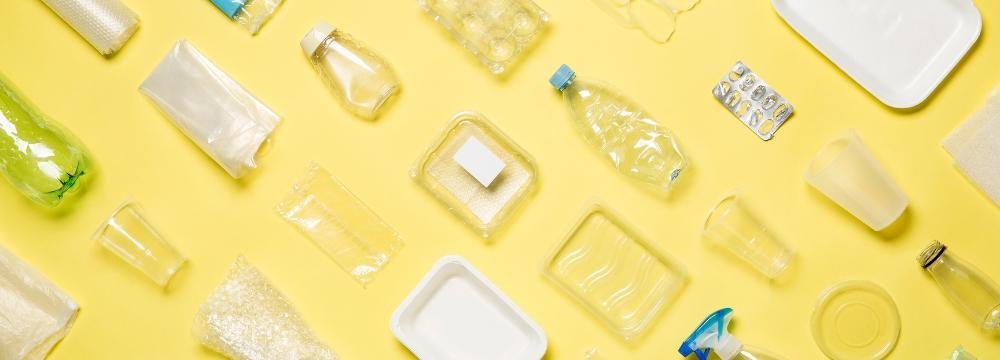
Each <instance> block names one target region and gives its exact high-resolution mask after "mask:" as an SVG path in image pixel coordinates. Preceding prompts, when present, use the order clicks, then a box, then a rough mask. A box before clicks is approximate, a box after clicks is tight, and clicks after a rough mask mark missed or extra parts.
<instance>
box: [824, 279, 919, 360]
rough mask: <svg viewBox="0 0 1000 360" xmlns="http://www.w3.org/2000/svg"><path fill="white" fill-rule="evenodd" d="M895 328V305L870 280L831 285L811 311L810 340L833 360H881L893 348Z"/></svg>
mask: <svg viewBox="0 0 1000 360" xmlns="http://www.w3.org/2000/svg"><path fill="white" fill-rule="evenodd" d="M899 329H900V322H899V311H898V310H897V309H896V303H895V302H893V301H892V297H890V296H889V293H887V292H886V291H885V290H884V289H882V288H881V287H880V286H878V285H876V284H875V283H872V282H870V281H860V280H859V281H845V282H842V283H839V284H836V285H833V286H831V287H829V288H827V289H826V290H825V291H823V293H822V294H821V295H820V297H819V301H818V302H817V303H816V308H815V309H813V315H812V333H813V338H814V339H815V340H816V345H818V346H819V348H820V350H822V351H823V353H824V354H826V356H828V357H829V358H831V359H834V360H868V359H871V360H876V359H882V358H884V357H885V356H886V355H889V353H890V352H892V348H893V347H895V346H896V340H898V339H899Z"/></svg>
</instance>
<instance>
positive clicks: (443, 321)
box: [390, 255, 548, 360]
mask: <svg viewBox="0 0 1000 360" xmlns="http://www.w3.org/2000/svg"><path fill="white" fill-rule="evenodd" d="M390 326H391V328H392V333H393V334H394V335H395V336H396V338H397V339H399V341H400V342H402V343H403V345H405V346H406V347H407V348H409V349H410V352H412V353H413V354H414V355H416V356H417V357H418V358H420V359H425V360H431V359H443V360H447V359H454V360H465V359H477V360H490V359H540V358H541V357H542V356H543V355H545V350H546V348H547V346H548V345H547V340H546V338H545V333H544V332H542V329H541V328H540V327H539V326H538V325H537V324H535V322H534V321H532V320H531V319H530V318H528V316H527V315H525V313H524V312H522V311H521V309H519V308H518V307H517V305H514V302H512V301H511V300H510V299H509V298H507V296H506V295H504V294H503V293H502V292H500V289H497V287H496V286H494V285H493V284H492V283H490V281H489V280H488V279H486V277H485V276H483V274H481V273H479V271H476V269H475V268H473V267H472V265H471V264H469V262H468V261H466V260H465V259H464V258H462V257H460V256H454V255H452V256H445V257H443V258H441V260H438V262H437V264H435V265H434V267H433V268H431V270H430V272H428V273H427V275H426V276H424V278H423V280H421V281H420V283H419V284H417V287H416V288H415V289H413V291H412V292H410V295H409V296H407V297H406V300H403V303H402V304H400V305H399V307H398V308H396V312H395V313H393V314H392V320H391V323H390Z"/></svg>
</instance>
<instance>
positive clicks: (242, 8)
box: [212, 0, 284, 34]
mask: <svg viewBox="0 0 1000 360" xmlns="http://www.w3.org/2000/svg"><path fill="white" fill-rule="evenodd" d="M283 1H284V0H212V4H214V5H215V7H217V8H219V10H221V11H222V13H223V14H226V16H228V17H229V18H231V19H233V20H236V22H237V23H239V24H240V25H243V27H244V28H246V29H247V31H250V33H251V34H257V32H258V31H260V27H261V26H263V25H264V23H265V22H267V20H269V19H271V15H274V12H275V11H276V10H278V6H281V3H282V2H283Z"/></svg>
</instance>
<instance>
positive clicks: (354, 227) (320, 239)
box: [275, 163, 403, 286]
mask: <svg viewBox="0 0 1000 360" xmlns="http://www.w3.org/2000/svg"><path fill="white" fill-rule="evenodd" d="M275 210H276V211H277V212H278V214H280V215H281V217H283V218H284V219H285V220H286V221H288V222H289V223H291V224H293V225H295V226H296V227H298V228H299V230H300V231H302V233H303V234H305V235H306V236H308V237H309V238H310V239H312V241H313V242H314V243H315V244H316V246H319V248H320V249H322V250H323V252H324V253H326V255H327V256H329V257H330V258H331V259H333V261H334V262H336V263H337V265H339V266H340V268H341V269H343V270H344V271H346V272H347V273H348V274H350V275H351V277H353V278H354V280H357V281H358V283H360V284H361V286H367V285H368V283H370V282H372V281H373V280H375V274H376V273H377V272H378V271H379V270H381V269H382V267H383V266H385V265H386V264H388V263H389V259H390V258H391V257H392V256H393V255H395V254H396V253H397V252H399V250H400V249H402V247H403V241H402V239H401V238H400V237H399V234H398V233H396V230H393V229H392V228H391V227H389V225H387V224H386V223H385V222H383V221H382V219H381V218H379V217H378V215H376V214H375V213H374V212H372V211H371V209H369V208H368V207H367V206H365V204H364V203H362V202H361V200H358V198H356V197H354V194H351V192H350V191H348V190H347V188H345V187H344V185H343V184H341V183H340V182H339V181H337V179H335V178H334V177H333V176H332V175H330V173H329V172H327V171H326V169H323V168H322V167H320V166H319V165H318V164H316V163H313V164H310V165H309V168H308V169H307V171H306V175H305V177H303V178H302V180H300V181H299V182H298V183H296V184H295V185H294V186H293V187H292V191H291V192H289V193H288V195H287V196H285V198H284V199H282V200H281V202H280V203H279V204H278V206H276V207H275Z"/></svg>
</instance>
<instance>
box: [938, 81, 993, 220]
mask: <svg viewBox="0 0 1000 360" xmlns="http://www.w3.org/2000/svg"><path fill="white" fill-rule="evenodd" d="M943 145H944V148H945V150H947V151H948V153H949V154H951V157H952V158H954V159H955V166H956V167H958V170H959V171H961V172H962V173H963V174H965V177H966V178H968V179H969V181H972V183H973V184H975V185H976V186H977V187H978V188H979V189H980V190H982V191H983V193H985V194H986V195H987V196H989V197H990V199H993V202H994V203H996V204H997V205H998V206H1000V88H997V89H996V90H994V91H993V94H992V95H990V98H989V99H988V100H987V101H986V104H985V105H983V107H982V108H981V109H980V110H979V111H978V112H976V113H975V114H973V115H972V116H971V117H969V118H968V119H967V120H966V121H965V122H964V123H962V124H961V125H959V126H958V128H956V129H955V130H954V131H953V132H952V133H951V135H949V136H948V137H947V138H946V139H944V143H943Z"/></svg>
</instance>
